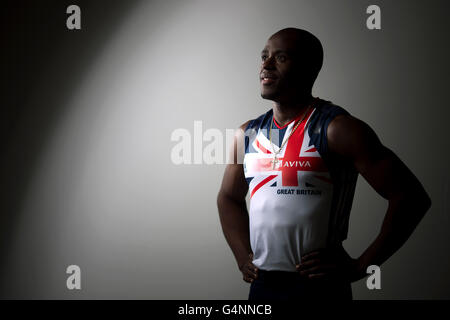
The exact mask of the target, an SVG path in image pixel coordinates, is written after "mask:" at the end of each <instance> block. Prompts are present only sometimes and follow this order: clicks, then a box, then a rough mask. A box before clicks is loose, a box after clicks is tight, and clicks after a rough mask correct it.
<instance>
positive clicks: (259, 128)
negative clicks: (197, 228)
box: [217, 28, 431, 300]
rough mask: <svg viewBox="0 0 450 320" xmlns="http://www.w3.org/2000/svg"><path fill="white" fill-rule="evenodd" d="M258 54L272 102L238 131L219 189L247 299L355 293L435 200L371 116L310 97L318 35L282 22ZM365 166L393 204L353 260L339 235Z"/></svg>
mask: <svg viewBox="0 0 450 320" xmlns="http://www.w3.org/2000/svg"><path fill="white" fill-rule="evenodd" d="M261 60H262V61H261V70H260V81H261V96H262V98H264V99H269V100H272V101H273V108H272V109H271V110H269V111H268V112H266V113H265V114H262V115H261V116H259V117H258V118H256V119H253V120H250V121H247V122H245V123H244V124H242V125H241V126H240V129H241V130H240V131H238V133H237V134H236V136H235V142H234V145H233V148H232V150H231V152H232V155H233V158H232V159H233V163H231V164H228V165H227V167H226V169H225V173H224V177H223V181H222V186H221V189H220V192H219V194H218V197H217V205H218V209H219V215H220V221H221V224H222V229H223V232H224V235H225V238H226V240H227V242H228V244H229V245H230V247H231V249H232V251H233V254H234V256H235V258H236V261H237V264H238V267H239V270H240V271H241V272H242V274H243V279H244V281H246V282H249V283H251V286H250V292H249V299H250V300H256V299H299V298H330V299H331V298H342V299H352V292H351V282H354V281H357V280H360V279H362V278H363V277H365V276H366V270H367V267H368V266H370V265H377V266H380V265H381V264H382V263H383V262H385V261H386V260H387V259H388V258H389V257H390V256H391V255H392V254H393V253H394V252H396V251H397V250H398V249H399V248H400V247H401V246H402V245H403V244H404V243H405V241H406V240H407V239H408V238H409V236H410V235H411V234H412V232H413V230H414V229H415V227H416V226H417V224H418V223H419V221H420V220H421V219H422V217H423V216H424V214H425V213H426V211H427V210H428V209H429V208H430V206H431V200H430V198H429V197H428V195H427V193H426V192H425V190H424V188H423V187H422V185H421V183H420V182H419V181H418V180H417V178H416V177H415V176H414V174H413V173H412V172H411V171H410V170H409V169H408V168H407V167H406V165H405V164H404V163H403V162H402V161H401V160H400V159H399V158H398V157H397V156H396V155H395V154H394V153H393V152H392V151H391V150H389V149H388V148H386V147H385V146H384V145H382V144H381V142H380V140H379V139H378V137H377V135H376V134H375V132H374V131H373V130H372V129H371V128H370V127H369V126H368V125H367V124H366V123H364V122H363V121H361V120H359V119H357V118H355V117H353V116H351V115H350V114H349V113H348V112H347V111H346V110H344V109H343V108H341V107H339V106H337V105H334V104H333V103H331V102H330V101H326V100H322V99H319V98H313V97H312V95H311V91H312V87H313V84H314V81H315V79H316V78H317V75H318V73H319V71H320V69H321V67H322V60H323V49H322V45H321V43H320V41H319V40H318V39H317V38H316V37H315V36H313V35H312V34H311V33H309V32H307V31H305V30H300V29H295V28H286V29H283V30H280V31H278V32H276V33H275V34H274V35H272V36H271V37H270V38H269V39H268V41H267V44H266V46H265V47H264V49H263V51H262V53H261ZM241 148H242V149H244V151H245V152H242V155H243V157H242V155H241V156H240V155H239V151H240V150H241ZM358 174H360V175H362V176H363V177H364V178H365V179H366V180H367V182H368V183H369V184H370V185H371V186H372V187H373V188H374V189H375V191H376V192H378V193H379V194H380V195H381V196H382V197H384V198H385V199H386V200H387V201H388V204H389V205H388V209H387V212H386V215H385V218H384V221H383V224H382V227H381V230H380V232H379V234H378V236H377V238H376V239H375V240H374V241H373V242H372V244H370V246H369V247H368V248H367V249H366V250H365V251H364V252H363V253H362V254H361V255H360V256H359V257H358V258H357V259H354V258H351V257H350V256H349V255H348V254H347V253H346V251H345V250H344V248H343V246H342V241H344V240H345V239H346V238H347V231H348V221H349V215H350V209H351V205H352V201H353V195H354V190H355V185H356V180H357V176H358ZM249 190H250V212H249V213H248V211H247V206H246V198H245V197H246V195H247V192H248V191H249Z"/></svg>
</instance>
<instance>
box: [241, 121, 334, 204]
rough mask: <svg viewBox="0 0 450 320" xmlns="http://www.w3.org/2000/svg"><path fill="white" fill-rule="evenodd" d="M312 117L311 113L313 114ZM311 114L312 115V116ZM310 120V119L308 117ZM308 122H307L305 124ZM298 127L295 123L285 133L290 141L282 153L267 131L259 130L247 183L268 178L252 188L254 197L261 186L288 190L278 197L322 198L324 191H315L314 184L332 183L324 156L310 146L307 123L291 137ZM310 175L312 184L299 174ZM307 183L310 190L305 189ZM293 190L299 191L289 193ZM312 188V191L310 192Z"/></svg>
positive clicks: (247, 168)
mask: <svg viewBox="0 0 450 320" xmlns="http://www.w3.org/2000/svg"><path fill="white" fill-rule="evenodd" d="M310 115H311V114H310ZM310 115H309V116H310ZM307 118H309V117H307ZM305 123H307V122H305ZM294 126H295V124H294V123H292V124H291V125H290V128H288V130H287V131H286V133H285V137H286V136H288V137H289V140H288V141H287V143H286V144H285V146H284V150H282V152H277V153H275V152H276V148H279V147H278V146H275V147H274V145H273V144H272V143H271V142H270V141H269V139H268V137H267V136H266V134H265V133H264V130H266V129H264V130H259V131H258V133H257V134H256V135H255V136H254V139H253V141H252V142H251V147H252V148H253V150H255V151H256V152H247V153H246V155H245V159H244V170H245V176H246V178H247V181H248V182H250V181H251V180H252V179H253V178H255V177H256V176H258V177H264V179H262V180H261V181H259V182H258V183H256V184H253V185H252V188H251V193H250V198H251V197H252V196H253V195H254V194H255V192H257V191H258V190H259V189H260V188H261V187H263V186H266V187H275V186H277V182H278V187H279V188H281V187H287V188H282V189H278V190H281V191H279V192H278V193H277V194H302V195H321V194H322V191H320V190H317V188H315V189H316V190H312V188H314V186H312V184H315V183H314V181H317V180H316V179H318V180H321V181H324V182H326V183H330V184H331V183H332V181H331V179H330V176H329V172H328V168H327V166H326V165H325V163H324V161H323V159H322V157H321V156H320V154H319V152H318V151H317V149H316V148H315V146H314V145H311V144H310V138H309V135H308V133H307V130H305V124H302V125H300V126H298V128H297V129H296V131H295V132H294V133H293V134H292V135H291V136H290V135H289V132H290V130H292V128H293V127H294ZM266 131H267V130H266ZM300 172H304V173H306V172H308V173H309V174H307V175H303V176H304V177H305V178H306V176H307V178H306V179H307V180H308V181H305V180H303V179H302V180H303V181H300V179H299V173H300ZM274 180H275V181H274ZM305 183H306V184H308V183H309V184H310V186H306V188H307V189H302V187H304V186H305ZM289 187H291V188H292V187H294V188H295V190H296V191H295V192H293V193H289V192H288V191H286V190H291V189H289ZM308 188H311V189H308Z"/></svg>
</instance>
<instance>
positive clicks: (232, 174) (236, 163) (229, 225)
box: [217, 121, 256, 282]
mask: <svg viewBox="0 0 450 320" xmlns="http://www.w3.org/2000/svg"><path fill="white" fill-rule="evenodd" d="M247 125H248V121H247V122H246V123H244V124H243V125H241V126H240V129H241V130H237V131H238V132H237V133H236V135H235V137H234V144H233V146H231V149H230V154H231V156H230V159H233V161H232V163H229V164H227V166H226V168H225V173H224V176H223V180H222V185H221V188H220V191H219V193H218V195H217V207H218V209H219V216H220V223H221V225H222V230H223V233H224V236H225V238H226V240H227V242H228V245H229V246H230V248H231V250H232V251H233V254H234V256H235V258H236V262H237V264H238V267H239V269H240V270H241V271H243V268H244V266H245V268H247V267H249V266H250V267H252V268H253V269H256V268H255V267H254V266H253V265H252V264H251V262H249V257H250V255H251V254H252V252H251V247H250V235H249V218H248V211H247V204H246V202H245V196H246V194H247V192H248V185H247V182H246V181H245V176H244V169H243V165H242V163H243V161H242V160H243V159H242V156H243V155H242V153H240V152H237V151H238V150H239V148H242V143H243V139H244V130H245V128H246V127H247ZM241 150H242V149H241ZM246 264H247V265H246ZM253 271H254V270H253ZM253 271H252V273H253ZM246 272H250V270H246ZM243 273H244V271H243ZM254 275H255V276H256V272H255V274H254ZM244 280H246V281H247V282H249V281H250V279H249V278H247V277H246V276H245V273H244Z"/></svg>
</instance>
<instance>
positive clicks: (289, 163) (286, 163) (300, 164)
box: [275, 160, 312, 168]
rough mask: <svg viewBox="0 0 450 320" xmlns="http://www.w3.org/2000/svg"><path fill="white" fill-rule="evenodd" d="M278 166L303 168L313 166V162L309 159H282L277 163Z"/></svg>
mask: <svg viewBox="0 0 450 320" xmlns="http://www.w3.org/2000/svg"><path fill="white" fill-rule="evenodd" d="M275 167H276V168H280V167H288V168H303V167H308V168H311V167H312V166H311V163H310V162H309V161H298V160H297V161H283V160H280V161H279V162H278V163H277V164H275Z"/></svg>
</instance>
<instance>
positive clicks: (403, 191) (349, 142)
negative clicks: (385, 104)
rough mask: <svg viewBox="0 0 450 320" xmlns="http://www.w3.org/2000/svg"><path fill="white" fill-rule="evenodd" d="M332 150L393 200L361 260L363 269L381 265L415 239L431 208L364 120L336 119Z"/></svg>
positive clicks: (419, 186)
mask: <svg viewBox="0 0 450 320" xmlns="http://www.w3.org/2000/svg"><path fill="white" fill-rule="evenodd" d="M327 133H328V141H329V147H330V149H331V150H332V151H334V152H337V153H339V154H341V155H343V156H346V157H349V158H350V159H351V160H352V161H353V163H354V164H355V167H356V169H357V170H358V172H359V173H360V174H361V175H362V176H363V177H364V178H365V179H366V180H367V182H368V183H369V184H370V185H371V186H372V187H373V188H374V189H375V190H376V191H377V192H378V194H380V195H381V196H382V197H384V198H385V199H387V200H388V201H389V205H388V209H387V212H386V215H385V218H384V221H383V224H382V226H381V230H380V232H379V234H378V236H377V238H376V239H375V241H374V242H373V243H372V244H371V245H370V246H369V247H368V248H367V250H366V251H364V253H363V254H362V255H361V256H360V257H359V259H358V262H359V263H358V264H359V266H360V268H362V269H364V271H365V269H366V268H367V267H368V266H369V265H373V264H374V265H378V266H380V265H381V264H382V263H383V262H385V261H386V260H387V259H388V258H389V257H390V256H391V255H392V254H393V253H394V252H396V251H397V250H398V249H399V248H400V247H401V246H402V245H403V244H404V243H405V242H406V240H407V239H408V238H409V237H410V236H411V234H412V232H413V231H414V229H415V228H416V226H417V225H418V224H419V222H420V220H421V219H422V217H423V216H424V215H425V213H426V212H427V211H428V209H429V208H430V207H431V199H430V197H429V196H428V194H427V192H426V191H425V189H424V188H423V186H422V184H421V183H420V182H419V180H418V179H417V178H416V176H415V175H414V174H413V173H412V172H411V171H410V170H409V169H408V167H407V166H406V165H405V164H404V163H403V162H402V161H401V160H400V159H399V158H398V157H397V156H396V155H395V154H394V153H393V152H392V151H391V150H389V149H388V148H386V147H385V146H383V145H382V144H381V142H380V140H379V139H378V137H377V136H376V134H375V132H374V131H373V130H372V129H371V128H370V127H369V126H368V125H367V124H366V123H364V122H363V121H361V120H358V119H356V118H354V117H351V116H341V117H337V118H336V119H334V120H333V121H332V122H331V123H330V126H329V129H328V131H327Z"/></svg>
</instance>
